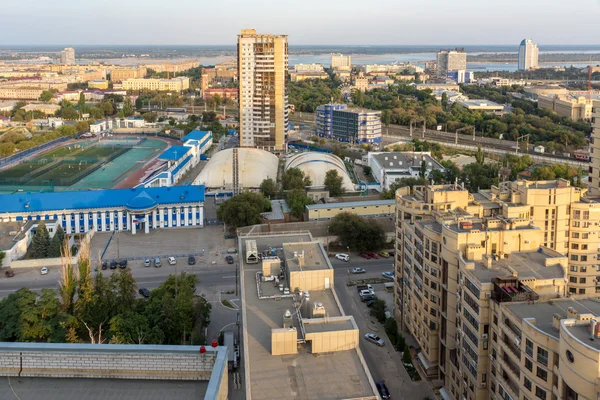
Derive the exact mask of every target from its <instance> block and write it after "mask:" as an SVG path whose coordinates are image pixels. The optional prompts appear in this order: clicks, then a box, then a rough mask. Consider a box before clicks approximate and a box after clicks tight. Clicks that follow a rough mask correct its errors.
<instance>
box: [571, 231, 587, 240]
mask: <svg viewBox="0 0 600 400" xmlns="http://www.w3.org/2000/svg"><path fill="white" fill-rule="evenodd" d="M571 237H572V238H573V239H579V232H573V233H572V234H571ZM584 239H585V238H584Z"/></svg>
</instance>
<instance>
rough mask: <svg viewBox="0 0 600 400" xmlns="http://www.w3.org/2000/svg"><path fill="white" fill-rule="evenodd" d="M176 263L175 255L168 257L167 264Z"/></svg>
mask: <svg viewBox="0 0 600 400" xmlns="http://www.w3.org/2000/svg"><path fill="white" fill-rule="evenodd" d="M175 264H177V260H175V257H169V265H175Z"/></svg>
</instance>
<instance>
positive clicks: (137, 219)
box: [0, 186, 204, 234]
mask: <svg viewBox="0 0 600 400" xmlns="http://www.w3.org/2000/svg"><path fill="white" fill-rule="evenodd" d="M13 221H17V222H20V221H57V222H58V223H59V224H61V225H62V227H63V229H64V230H65V232H66V233H68V234H73V233H86V232H88V231H90V230H94V231H96V232H112V231H124V230H127V231H129V232H131V233H133V234H135V233H136V232H137V231H138V230H143V231H144V232H145V233H149V232H150V229H171V228H177V227H190V226H196V227H201V226H204V186H174V187H163V188H144V187H137V188H134V189H106V190H82V191H65V192H38V193H29V192H18V193H14V194H3V195H0V223H3V222H13Z"/></svg>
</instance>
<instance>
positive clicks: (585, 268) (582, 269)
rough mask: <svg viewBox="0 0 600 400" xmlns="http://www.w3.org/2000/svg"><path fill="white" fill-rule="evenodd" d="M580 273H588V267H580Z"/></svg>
mask: <svg viewBox="0 0 600 400" xmlns="http://www.w3.org/2000/svg"><path fill="white" fill-rule="evenodd" d="M579 271H581V272H587V267H586V266H585V265H582V266H581V267H579Z"/></svg>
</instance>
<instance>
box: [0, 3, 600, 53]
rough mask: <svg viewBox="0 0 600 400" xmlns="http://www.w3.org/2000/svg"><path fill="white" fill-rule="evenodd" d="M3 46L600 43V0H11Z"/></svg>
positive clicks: (0, 29) (3, 22) (0, 36)
mask: <svg viewBox="0 0 600 400" xmlns="http://www.w3.org/2000/svg"><path fill="white" fill-rule="evenodd" d="M2 3H3V4H2V7H1V9H2V11H1V14H2V17H1V18H0V45H83V44H88V45H93V44H98V45H115V44H157V45H161V44H178V45H208V44H214V45H233V44H235V43H236V37H237V36H236V35H237V34H238V33H239V31H240V30H241V29H244V28H255V29H256V30H257V31H258V32H262V33H278V34H287V35H288V36H289V43H290V45H293V44H298V45H311V44H312V45H317V44H323V45H325V44H335V45H369V44H370V45H444V44H447V45H451V44H463V45H469V44H471V45H481V44H484V45H492V44H512V43H519V42H520V41H521V40H522V39H523V38H525V37H527V38H532V39H533V40H534V41H535V42H537V43H539V44H541V45H544V44H554V45H584V44H600V32H599V31H598V28H597V27H598V21H600V0H571V1H567V0H502V1H493V0H411V1H408V0H370V1H369V0H327V1H323V0H301V1H291V0H221V1H218V0H210V1H208V0H102V1H99V2H94V1H81V0H5V1H2Z"/></svg>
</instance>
